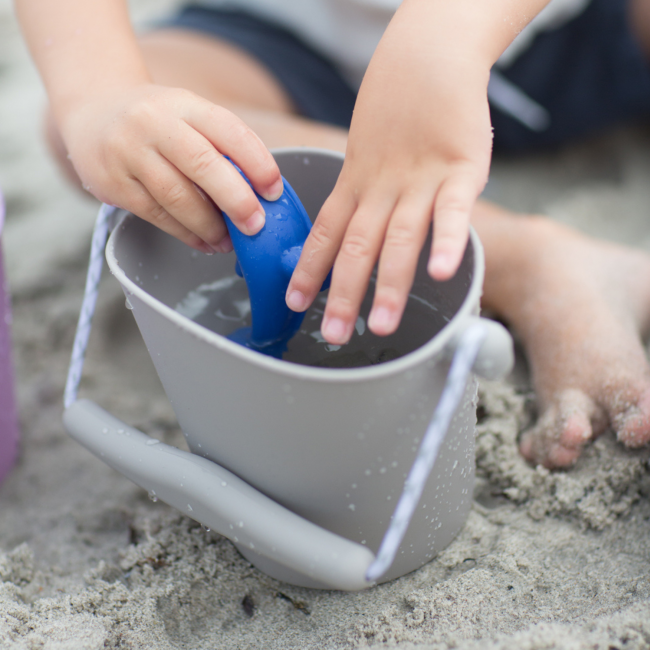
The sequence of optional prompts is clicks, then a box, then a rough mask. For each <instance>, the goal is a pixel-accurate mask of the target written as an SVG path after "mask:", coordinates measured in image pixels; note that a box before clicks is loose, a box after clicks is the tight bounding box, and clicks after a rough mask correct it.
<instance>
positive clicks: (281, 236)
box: [223, 163, 330, 359]
mask: <svg viewBox="0 0 650 650" xmlns="http://www.w3.org/2000/svg"><path fill="white" fill-rule="evenodd" d="M233 164H234V163H233ZM235 167H236V169H237V170H238V171H239V173H240V174H241V175H242V176H243V177H244V179H245V180H246V182H247V183H248V184H249V185H251V183H250V181H249V180H248V179H247V178H246V176H245V175H244V173H243V172H242V171H241V169H239V167H237V165H235ZM282 182H283V183H284V191H283V192H282V195H281V196H280V198H279V199H278V200H277V201H267V200H266V199H264V198H262V197H261V196H260V195H259V194H257V193H256V196H257V198H258V199H259V202H260V203H261V204H262V207H263V208H264V211H265V212H266V222H265V224H264V227H263V228H262V230H260V231H259V232H258V233H257V234H256V235H253V236H249V235H244V234H243V233H242V232H241V231H240V230H239V229H238V228H237V227H236V226H235V224H234V223H233V222H232V221H231V219H230V217H228V215H227V214H226V213H225V212H224V213H223V216H224V219H225V222H226V226H227V227H228V233H229V235H230V238H231V239H232V243H233V247H234V249H235V254H236V255H237V264H236V267H235V271H236V272H237V274H238V275H240V276H242V277H243V278H244V280H246V285H247V287H248V294H249V297H250V301H251V317H252V326H251V327H242V328H240V329H238V330H236V331H234V332H233V333H232V334H230V335H229V336H228V338H229V339H230V340H231V341H234V342H235V343H239V344H240V345H244V346H246V347H248V348H252V349H253V350H257V351H259V352H263V353H264V354H268V355H270V356H273V357H276V358H278V359H280V358H282V354H283V353H284V352H285V351H286V349H287V343H288V342H289V340H290V339H291V337H292V336H293V335H294V334H295V333H296V332H297V331H298V330H299V329H300V326H301V324H302V321H303V318H304V317H305V314H304V312H300V313H299V312H294V311H291V310H290V309H289V307H287V303H286V300H285V296H286V292H287V287H288V286H289V280H290V278H291V275H292V274H293V271H294V269H295V268H296V264H297V263H298V259H299V258H300V253H301V252H302V247H303V244H304V243H305V240H306V239H307V235H309V231H310V230H311V221H310V220H309V217H308V216H307V212H306V211H305V208H304V207H303V205H302V203H301V202H300V199H299V198H298V195H297V194H296V193H295V192H294V191H293V188H292V187H291V186H290V185H289V183H288V182H287V180H286V179H285V178H284V177H283V178H282ZM251 187H252V185H251ZM329 282H330V276H329V275H328V277H327V279H326V280H325V283H324V284H323V286H322V287H321V291H323V290H325V289H327V288H328V287H329Z"/></svg>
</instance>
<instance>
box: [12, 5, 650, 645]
mask: <svg viewBox="0 0 650 650" xmlns="http://www.w3.org/2000/svg"><path fill="white" fill-rule="evenodd" d="M136 9H137V11H138V15H139V16H148V15H151V14H152V12H153V10H154V9H155V10H156V11H158V10H159V5H158V3H153V2H151V3H146V2H139V3H138V4H137V6H136ZM42 104H43V94H42V90H41V89H40V85H39V81H38V78H37V75H36V73H35V72H34V70H33V68H32V67H31V64H30V63H29V61H28V57H27V55H26V53H25V50H24V48H23V46H22V45H21V43H20V40H19V37H18V34H17V31H16V25H15V21H14V19H13V17H12V15H11V9H10V4H9V2H8V0H0V185H1V186H2V187H3V189H4V191H5V195H6V197H7V200H8V208H9V210H8V223H7V230H6V233H5V237H4V247H5V251H6V257H7V265H8V272H9V276H10V281H11V285H12V289H13V301H14V312H15V313H14V316H15V319H14V328H13V335H14V343H15V361H16V373H17V392H18V401H19V409H20V418H21V428H22V450H21V457H20V462H19V464H18V466H17V467H16V468H15V470H14V471H13V472H12V474H11V475H10V476H9V477H8V479H7V480H6V481H5V482H4V484H3V485H2V486H1V487H0V647H1V648H3V649H4V648H7V649H9V648H11V649H14V648H15V649H34V648H47V649H59V648H61V649H64V648H65V649H66V650H68V649H69V650H81V649H89V650H90V649H93V650H94V649H99V648H153V649H161V650H163V649H165V650H166V649H172V648H188V649H190V648H191V649H196V650H203V649H206V650H207V649H208V648H211V649H212V648H224V649H231V648H232V649H235V648H237V649H244V648H283V649H288V648H300V649H308V648H319V649H329V648H332V649H334V648H336V649H339V648H355V647H375V648H379V647H398V648H401V649H403V650H407V649H409V650H414V649H416V648H417V649H419V650H424V649H425V648H426V649H433V648H435V649H447V648H462V649H464V650H469V649H472V650H475V649H476V650H478V649H481V650H487V649H488V648H490V649H492V648H524V649H531V650H532V649H540V650H541V649H542V648H567V649H574V648H575V649H578V648H580V649H582V648H584V649H586V648H598V649H603V650H613V649H621V650H622V649H623V648H625V649H629V648H634V649H636V648H647V647H650V601H649V600H648V598H649V596H650V579H649V577H648V566H649V559H650V551H649V548H648V541H647V540H648V533H649V532H650V523H649V520H650V504H649V500H648V496H649V495H650V476H649V473H648V464H647V461H648V456H649V453H648V451H647V450H641V451H637V452H630V451H626V450H624V449H623V448H621V447H620V446H619V445H617V444H616V442H615V441H614V439H613V437H612V435H611V434H606V435H604V436H603V437H602V438H600V439H599V440H598V441H597V442H596V443H595V444H593V445H592V446H591V447H589V449H588V451H587V453H586V454H585V455H584V457H583V458H582V459H581V460H580V461H579V462H578V464H577V466H576V467H575V468H573V469H572V470H570V471H567V472H548V471H546V470H543V469H540V468H537V469H535V468H532V467H529V466H528V465H526V464H525V463H524V462H523V460H522V459H521V458H520V456H519V455H518V453H517V451H516V445H515V441H516V438H517V435H518V434H519V432H520V431H522V430H523V429H525V428H526V427H527V426H528V425H529V424H530V422H531V421H532V419H533V418H534V417H535V406H534V396H533V395H532V393H531V390H530V386H529V382H528V378H527V374H526V369H525V364H524V363H523V362H522V361H521V360H520V364H519V367H518V369H517V372H516V373H515V374H514V375H513V377H511V378H510V380H509V381H508V382H492V383H489V382H484V383H483V384H482V385H481V400H480V405H479V424H478V427H477V475H478V479H477V484H476V490H475V500H474V504H473V507H472V511H471V513H470V516H469V519H468V522H467V525H466V526H465V528H464V529H463V531H462V532H461V534H460V535H459V537H458V538H457V539H456V540H455V541H454V542H453V543H452V544H451V545H450V546H449V547H448V548H447V549H446V550H445V551H443V552H442V553H441V554H440V555H439V556H438V557H437V558H436V559H435V560H433V561H432V562H431V563H429V564H428V565H426V566H425V567H423V568H422V569H420V570H418V571H416V572H414V573H412V574H410V575H408V576H405V577H403V578H401V579H399V580H396V581H394V582H392V583H390V584H387V585H383V586H381V587H377V588H374V589H372V590H370V591H367V592H364V593H357V594H346V593H339V592H328V591H311V590H306V589H300V588H296V587H292V586H290V585H286V584H282V583H280V582H277V581H274V580H272V579H270V578H268V577H266V576H264V575H263V574H261V573H260V572H258V571H257V570H256V569H255V568H253V567H251V566H250V564H248V563H247V562H246V561H245V560H244V559H243V558H242V557H241V556H239V554H238V553H237V551H236V550H235V549H234V547H233V546H232V545H231V544H230V543H229V542H228V541H226V540H225V539H223V538H220V537H219V536H217V535H215V534H213V533H211V532H208V531H206V530H204V529H203V528H202V527H201V526H200V525H198V524H197V523H195V522H193V521H192V520H190V519H188V518H187V517H185V516H184V515H182V514H179V513H177V512H174V511H172V510H171V509H170V508H168V507H166V506H165V505H163V504H161V503H155V504H154V503H152V502H151V501H150V500H149V499H148V498H147V495H146V493H144V492H143V491H142V490H140V489H139V488H137V487H135V486H134V485H133V484H131V483H130V482H129V481H128V480H126V479H124V478H123V477H121V476H120V475H118V474H117V473H116V472H114V471H113V470H111V469H109V468H108V467H106V466H105V465H103V464H102V463H101V462H99V461H98V460H97V459H96V458H94V457H93V456H92V455H90V454H89V453H88V452H87V451H85V450H84V449H83V448H81V447H80V446H79V445H77V444H76V443H75V442H73V441H72V440H71V439H69V438H68V437H67V435H66V433H65V431H64V430H63V427H62V424H61V413H62V405H61V401H62V400H61V396H62V389H63V383H64V377H65V371H66V367H67V363H68V357H69V352H70V348H71V344H72V336H73V333H74V327H75V322H76V318H77V314H78V309H79V306H80V300H81V294H82V289H83V282H84V272H85V265H86V258H87V254H88V241H89V233H90V230H91V227H92V222H93V219H94V215H95V212H96V208H97V206H96V204H95V203H94V202H93V201H90V200H86V199H83V198H81V197H79V196H78V195H76V194H75V193H74V192H72V191H71V190H69V189H68V188H67V187H66V186H65V185H64V184H63V183H62V181H61V179H60V178H59V177H58V176H57V174H56V171H55V170H54V169H53V166H52V164H51V163H50V162H49V161H48V159H47V156H46V153H45V151H44V148H43V146H42V144H41V143H40V140H39V132H38V131H39V119H40V118H39V116H40V113H41V109H42ZM648 178H650V133H649V132H648V131H647V130H644V129H642V128H639V127H637V128H629V129H624V130H617V131H614V132H611V133H608V134H605V135H603V136H602V137H599V138H597V139H594V140H591V141H589V142H586V143H582V144H578V145H575V146H572V147H570V148H568V149H565V150H563V151H561V152H555V153H549V154H545V155H537V156H532V157H527V158H524V159H521V158H520V159H517V160H516V161H509V160H497V161H496V163H495V165H494V170H493V173H492V177H491V181H490V184H489V186H488V189H487V195H488V196H489V197H491V198H494V199H495V200H499V201H501V202H502V203H504V204H506V205H508V206H509V207H512V208H514V209H520V210H535V211H540V212H544V213H546V214H548V215H550V216H552V217H554V218H558V219H561V220H563V221H566V222H568V223H572V224H574V225H576V226H578V227H580V228H583V229H584V230H586V231H588V232H591V233H594V234H597V235H599V236H604V237H608V238H610V239H615V240H617V241H622V242H626V243H630V244H634V245H636V246H641V247H643V248H645V249H650V226H649V225H648V215H647V206H648V205H649V204H650V183H648V180H647V179H648ZM82 393H83V395H84V396H87V397H90V398H92V399H94V400H96V401H97V402H99V403H100V404H102V405H103V406H105V407H106V408H108V409H110V410H112V411H113V412H115V413H116V414H118V415H119V416H121V417H122V418H124V419H125V420H126V421H128V422H130V423H132V424H134V425H135V426H138V427H140V428H141V429H142V430H144V431H147V432H148V433H150V434H151V435H154V436H156V437H158V438H160V439H161V440H164V441H166V442H169V443H171V444H176V445H179V446H183V439H182V436H181V434H180V432H179V430H178V427H177V424H176V421H175V418H174V414H173V412H172V411H171V408H170V407H169V405H168V403H167V400H166V398H165V396H164V393H163V392H162V389H161V387H160V384H159V382H158V379H157V377H156V375H155V372H154V370H153V367H152V365H151V362H150V360H149V357H148V355H147V352H146V350H145V349H144V345H143V344H142V342H141V339H140V337H139V334H138V332H137V328H136V327H135V325H134V323H133V320H132V318H131V315H130V313H129V312H128V311H127V310H126V309H125V308H124V299H123V296H122V294H121V291H120V289H119V287H118V286H117V284H116V283H115V282H114V281H113V279H112V278H111V277H110V276H108V277H106V278H105V279H104V281H103V284H102V290H101V297H100V304H99V308H98V314H97V319H96V322H95V326H94V331H93V336H92V340H91V346H90V351H89V358H88V363H87V366H86V371H85V375H84V380H83V383H82Z"/></svg>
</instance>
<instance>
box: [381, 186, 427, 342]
mask: <svg viewBox="0 0 650 650" xmlns="http://www.w3.org/2000/svg"><path fill="white" fill-rule="evenodd" d="M432 204H433V197H432V196H431V193H430V192H421V193H419V194H416V195H408V196H407V197H402V198H401V200H400V201H399V203H398V204H397V206H396V208H395V210H394V211H393V214H392V216H391V219H390V223H389V224H388V229H387V231H386V236H385V237H384V245H383V248H382V252H381V257H380V259H379V269H378V272H377V286H376V289H375V297H374V300H373V306H372V310H371V312H370V316H369V317H368V327H369V328H370V330H371V331H372V332H374V333H375V334H377V335H378V336H387V335H388V334H392V333H393V332H394V331H395V330H396V329H397V327H398V325H399V322H400V320H401V318H402V313H403V312H404V307H405V306H406V301H407V299H408V294H409V291H410V290H411V286H412V285H413V278H414V277H415V270H416V267H417V263H418V258H419V256H420V251H421V250H422V244H423V243H424V240H425V238H426V236H427V231H428V229H429V224H430V222H431V209H432Z"/></svg>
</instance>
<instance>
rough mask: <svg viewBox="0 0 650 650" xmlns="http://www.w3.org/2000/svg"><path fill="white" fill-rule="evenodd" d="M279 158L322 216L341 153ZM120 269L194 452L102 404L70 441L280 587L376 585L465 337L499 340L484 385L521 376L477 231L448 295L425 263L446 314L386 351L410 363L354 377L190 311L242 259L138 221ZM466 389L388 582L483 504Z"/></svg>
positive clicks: (128, 231) (114, 243)
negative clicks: (250, 341)
mask: <svg viewBox="0 0 650 650" xmlns="http://www.w3.org/2000/svg"><path fill="white" fill-rule="evenodd" d="M274 155H275V157H276V160H277V161H278V164H279V166H280V169H281V171H282V173H283V175H284V176H285V177H286V178H287V179H288V181H289V182H290V183H291V185H292V186H293V188H294V190H295V191H296V193H297V194H298V196H300V198H301V200H302V202H303V204H304V206H305V208H306V210H307V213H308V214H309V217H310V218H311V219H312V220H313V219H314V218H315V216H316V215H317V213H318V211H319V209H320V207H321V205H322V204H323V202H324V200H325V199H326V197H327V196H328V194H329V193H330V192H331V190H332V188H333V186H334V184H335V182H336V179H337V178H338V175H339V172H340V170H341V166H342V161H343V157H342V156H341V155H339V154H336V153H333V152H327V151H321V150H313V149H300V150H281V151H276V152H275V153H274ZM427 250H428V245H425V251H427ZM106 257H107V260H108V263H109V266H110V269H111V272H112V273H113V274H114V276H115V277H116V278H117V280H118V281H119V282H120V283H121V285H122V287H123V289H124V292H125V294H126V297H127V303H128V305H129V306H130V307H132V309H133V314H134V316H135V319H136V321H137V323H138V326H139V328H140V331H141V333H142V336H143V338H144V340H145V343H146V345H147V348H148V350H149V352H150V354H151V357H152V359H153V362H154V364H155V366H156V370H157V372H158V374H159V376H160V379H161V380H162V383H163V386H164V389H165V392H166V393H167V396H168V397H169V399H170V401H171V403H172V406H173V408H174V411H175V413H176V416H177V417H178V421H179V423H180V426H181V427H182V429H183V432H184V434H185V436H186V438H187V442H188V445H189V448H190V450H191V453H187V452H183V451H180V450H178V449H174V448H171V447H169V446H167V445H164V444H163V443H158V441H155V440H152V439H150V438H149V437H147V436H145V435H144V434H142V433H140V432H139V431H137V430H136V429H133V428H132V427H129V426H127V425H126V424H124V423H122V422H120V421H119V420H117V419H116V418H114V417H113V416H111V415H109V414H108V413H106V412H105V411H103V410H102V409H101V408H99V407H98V406H96V405H95V404H93V403H91V402H88V401H86V400H80V401H76V402H74V403H72V405H71V406H69V407H68V409H67V410H66V412H65V415H64V421H65V424H66V427H67V429H68V431H69V432H70V434H71V435H72V436H73V437H75V438H76V439H77V440H78V441H79V442H81V443H82V444H83V445H85V446H86V447H87V448H89V449H90V450H91V451H92V452H93V453H95V454H97V455H98V456H99V457H101V458H102V460H104V461H105V462H106V463H108V464H109V465H111V466H112V467H114V468H116V469H117V470H119V471H120V472H122V473H123V474H125V475H126V476H127V477H129V478H130V479H132V480H133V481H134V482H136V483H137V484H138V485H141V486H142V487H144V488H145V489H147V490H148V491H149V493H150V495H151V496H152V497H153V498H159V499H161V500H163V501H165V502H167V503H169V504H171V505H173V506H175V507H177V508H178V509H180V510H181V511H183V512H185V513H186V514H188V515H189V516H190V517H192V518H194V519H196V520H197V521H200V522H202V523H203V524H205V525H206V526H208V527H210V528H211V529H213V530H215V531H217V532H219V533H221V534H223V535H225V536H227V537H228V538H229V539H231V540H232V541H233V542H234V544H235V545H236V546H237V548H238V549H239V550H240V551H241V553H242V554H243V555H244V556H245V557H246V558H248V559H249V560H250V561H251V562H252V563H253V564H254V565H256V566H257V567H258V568H260V569H261V570H262V571H264V572H266V573H267V574H269V575H271V576H273V577H275V578H278V579H280V580H283V581H286V582H290V583H293V584H296V585H301V586H307V587H317V588H318V587H319V588H324V587H329V588H338V589H349V590H356V589H363V588H365V587H368V586H369V585H370V584H371V583H369V582H368V580H367V579H366V571H367V569H368V566H369V565H370V563H371V562H372V561H373V560H374V554H375V553H377V549H378V548H379V546H380V543H381V541H382V538H383V536H384V534H385V533H386V530H387V528H388V526H389V524H390V523H391V517H392V515H393V511H394V509H395V505H396V502H397V501H398V499H400V495H401V494H402V492H403V490H404V484H405V478H406V476H407V473H408V472H409V469H410V468H411V466H412V465H413V462H414V459H415V458H416V454H417V453H418V444H419V441H420V440H421V439H422V436H423V434H424V433H425V431H426V430H427V427H428V426H429V422H430V420H431V417H432V413H433V412H434V409H435V408H436V405H437V403H438V400H439V398H440V395H441V393H442V391H443V388H444V387H445V385H446V380H447V373H448V370H449V367H450V362H449V360H450V358H451V357H452V356H453V355H454V353H455V350H456V347H457V345H458V341H459V339H460V338H461V336H462V335H463V332H465V331H466V330H467V328H469V327H470V326H475V325H476V322H477V321H479V320H480V321H481V322H482V323H483V325H484V327H485V330H486V332H487V335H486V337H485V339H484V341H483V343H482V345H481V348H480V351H479V353H478V357H477V358H476V362H475V364H474V369H475V372H480V373H481V374H483V375H486V376H490V377H497V376H503V375H504V374H506V373H507V372H508V371H509V369H510V366H511V363H512V341H511V339H510V337H509V335H508V334H507V332H506V331H505V330H504V329H503V328H502V327H501V326H500V325H498V324H496V323H493V322H491V321H486V320H484V319H479V318H478V316H477V313H478V309H479V298H480V294H481V288H482V281H483V269H484V261H483V251H482V247H481V244H480V242H479V240H478V238H477V237H476V235H475V233H473V232H472V234H471V238H470V243H469V245H468V247H467V250H466V252H465V256H464V259H463V262H462V264H461V267H460V269H459V272H458V273H457V275H456V276H455V277H454V278H453V279H452V280H450V281H448V282H444V283H436V282H434V281H432V280H431V279H430V278H429V276H428V275H427V273H426V253H423V255H422V256H421V259H420V260H419V264H418V271H417V277H416V279H415V283H414V286H413V290H412V294H413V295H414V296H415V297H416V300H419V301H424V302H426V303H428V304H430V305H434V306H435V310H436V311H435V314H434V315H433V316H430V317H429V318H420V319H415V318H414V319H410V318H405V319H404V321H403V323H402V325H401V326H400V329H399V331H398V333H397V334H395V335H393V337H392V338H391V340H390V341H389V340H388V339H383V340H382V341H383V343H382V344H383V345H390V346H393V347H394V348H395V349H397V350H400V349H405V350H409V351H408V352H407V353H405V354H404V355H403V356H400V357H399V358H395V359H393V360H391V361H387V362H384V363H379V364H376V365H371V366H367V367H352V368H323V367H311V366H307V365H301V364H298V363H289V362H287V361H282V360H279V359H275V358H271V357H269V356H265V355H263V354H260V353H258V352H255V351H253V350H250V349H247V348H245V347H243V346H240V345H238V344H236V343H233V342H232V341H230V340H229V339H228V338H226V336H227V335H228V334H229V333H230V332H231V331H232V329H234V328H236V327H237V326H238V325H237V324H231V325H232V327H231V326H229V325H228V323H227V322H226V323H225V325H224V327H223V328H222V329H221V330H218V331H212V330H209V329H206V328H205V327H202V326H201V325H199V324H197V323H196V322H193V321H192V320H190V319H188V318H186V317H185V316H182V315H181V314H180V313H178V311H176V310H175V306H177V305H178V304H179V303H180V302H182V301H183V299H184V297H186V296H187V295H188V293H189V292H191V291H192V290H193V289H196V288H197V287H198V286H199V285H204V284H210V283H215V282H218V281H221V280H223V279H224V278H230V277H232V276H233V274H234V266H235V257H234V254H230V255H214V256H210V257H208V256H204V255H200V254H197V253H195V252H193V251H191V250H190V249H189V248H187V247H186V246H184V245H183V244H181V243H180V242H178V241H177V240H175V239H173V238H171V237H169V236H167V235H165V234H164V233H162V232H161V231H160V230H158V229H156V228H155V227H153V226H151V225H150V224H148V223H146V222H144V221H142V220H140V219H138V218H137V217H134V216H133V215H128V214H126V215H124V214H123V215H122V219H121V221H119V223H118V225H117V226H116V227H115V228H114V230H113V233H112V234H111V237H110V239H109V242H108V245H107V249H106ZM365 315H366V316H367V314H365ZM375 338H377V339H378V338H379V337H375ZM414 341H415V342H418V343H417V345H415V348H414ZM463 381H465V380H463ZM463 385H464V388H462V387H461V390H463V391H464V399H463V400H462V403H461V404H460V406H459V407H458V408H457V409H456V411H455V413H454V416H453V420H452V421H451V425H450V427H449V430H448V434H447V436H446V437H445V438H444V440H443V441H442V445H441V447H440V450H439V453H438V456H437V460H436V462H435V466H434V467H433V472H432V473H431V475H430V477H429V479H428V481H427V482H426V484H425V486H424V492H423V493H422V497H421V499H420V501H419V503H418V506H417V510H416V512H415V515H414V516H413V517H412V519H411V521H410V525H409V527H408V530H407V532H406V536H405V537H404V539H403V541H402V543H401V545H400V546H399V550H398V552H397V555H396V557H395V560H394V562H393V563H392V566H390V569H389V570H388V571H387V572H386V573H385V574H384V575H382V577H381V580H380V581H386V580H390V579H392V578H396V577H398V576H401V575H404V574H405V573H408V572H410V571H412V570H414V569H416V568H417V567H419V566H421V565H422V564H424V563H425V562H427V561H429V560H430V559H431V558H432V557H434V556H435V555H436V554H437V553H439V552H440V551H441V550H442V549H443V548H444V547H445V546H446V545H447V544H449V542H451V540H452V539H453V538H454V537H455V536H456V534H457V533H458V532H459V530H460V529H461V527H462V526H463V524H464V522H465V519H466V517H467V514H468V511H469V509H470V506H471V502H472V485H473V477H474V429H475V422H476V412H475V407H476V388H477V386H476V381H475V379H474V378H473V377H472V376H470V379H469V380H468V381H467V382H466V384H463Z"/></svg>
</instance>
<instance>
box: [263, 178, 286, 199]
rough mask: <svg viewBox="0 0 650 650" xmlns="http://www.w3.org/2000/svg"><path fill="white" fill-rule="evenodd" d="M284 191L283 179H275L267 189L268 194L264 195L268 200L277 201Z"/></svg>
mask: <svg viewBox="0 0 650 650" xmlns="http://www.w3.org/2000/svg"><path fill="white" fill-rule="evenodd" d="M282 192H284V185H283V184H282V179H281V178H280V179H279V180H277V181H275V183H273V185H271V187H269V189H268V190H266V196H265V197H264V198H265V199H266V200H267V201H277V200H278V199H279V198H280V197H281V196H282Z"/></svg>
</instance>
